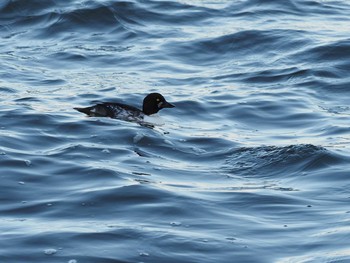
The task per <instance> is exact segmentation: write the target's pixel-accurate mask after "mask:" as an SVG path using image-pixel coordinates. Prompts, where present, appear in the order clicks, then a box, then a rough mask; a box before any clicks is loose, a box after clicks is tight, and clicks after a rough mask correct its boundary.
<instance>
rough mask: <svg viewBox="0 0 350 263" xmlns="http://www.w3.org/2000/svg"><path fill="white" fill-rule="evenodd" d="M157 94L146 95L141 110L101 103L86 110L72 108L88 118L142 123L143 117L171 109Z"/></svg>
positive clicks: (113, 103)
mask: <svg viewBox="0 0 350 263" xmlns="http://www.w3.org/2000/svg"><path fill="white" fill-rule="evenodd" d="M173 107H175V106H174V105H172V104H170V103H169V102H167V101H166V100H165V99H164V97H163V96H162V95H161V94H159V93H151V94H148V95H147V96H146V97H145V98H144V100H143V106H142V110H139V109H138V108H136V107H133V106H130V105H127V104H123V103H115V102H103V103H99V104H96V105H94V106H91V107H86V108H74V109H76V110H77V111H80V112H82V113H85V114H87V115H88V116H90V117H109V118H113V119H121V120H125V121H134V122H143V121H144V117H145V115H147V116H149V115H152V114H155V113H157V112H158V111H160V110H161V109H163V108H173Z"/></svg>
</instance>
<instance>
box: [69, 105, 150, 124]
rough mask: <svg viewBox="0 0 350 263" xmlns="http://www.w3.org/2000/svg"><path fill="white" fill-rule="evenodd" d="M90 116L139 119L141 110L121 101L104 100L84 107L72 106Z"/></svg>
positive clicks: (141, 113) (141, 116) (129, 119)
mask: <svg viewBox="0 0 350 263" xmlns="http://www.w3.org/2000/svg"><path fill="white" fill-rule="evenodd" d="M74 109H76V110H77V111H80V112H82V113H85V114H87V115H89V116H90V117H109V118H114V119H121V120H128V121H141V120H142V119H143V116H144V114H143V112H142V111H141V110H139V109H138V108H135V107H133V106H130V105H126V104H123V103H115V102H105V103H100V104H96V105H94V106H91V107H86V108H74Z"/></svg>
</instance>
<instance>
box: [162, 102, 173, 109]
mask: <svg viewBox="0 0 350 263" xmlns="http://www.w3.org/2000/svg"><path fill="white" fill-rule="evenodd" d="M174 107H175V106H174V105H173V104H171V103H169V102H167V101H166V102H164V103H163V104H162V108H174Z"/></svg>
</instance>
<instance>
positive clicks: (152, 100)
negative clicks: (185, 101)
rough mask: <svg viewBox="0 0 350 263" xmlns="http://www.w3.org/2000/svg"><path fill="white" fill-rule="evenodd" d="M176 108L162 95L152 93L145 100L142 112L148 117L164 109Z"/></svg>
mask: <svg viewBox="0 0 350 263" xmlns="http://www.w3.org/2000/svg"><path fill="white" fill-rule="evenodd" d="M174 107H175V106H174V105H172V104H170V103H169V102H167V101H166V100H165V99H164V97H163V96H162V95H161V94H159V93H151V94H148V95H147V96H146V97H145V98H144V100H143V108H142V111H143V113H144V114H146V115H152V114H155V113H157V112H158V111H160V110H161V109H163V108H174Z"/></svg>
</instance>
